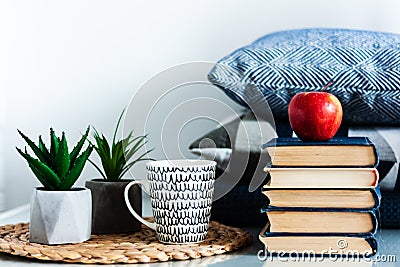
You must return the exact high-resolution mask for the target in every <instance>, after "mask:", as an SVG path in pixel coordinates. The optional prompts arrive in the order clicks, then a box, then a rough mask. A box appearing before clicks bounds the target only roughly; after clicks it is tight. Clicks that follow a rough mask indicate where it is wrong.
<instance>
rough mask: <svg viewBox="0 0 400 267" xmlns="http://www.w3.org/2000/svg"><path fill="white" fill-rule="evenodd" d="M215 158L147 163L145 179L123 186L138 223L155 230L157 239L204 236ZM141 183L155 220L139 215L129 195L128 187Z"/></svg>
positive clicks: (185, 240)
mask: <svg viewBox="0 0 400 267" xmlns="http://www.w3.org/2000/svg"><path fill="white" fill-rule="evenodd" d="M215 166H216V162H215V161H210V160H160V161H152V162H149V163H147V164H146V168H147V179H148V180H141V181H133V182H130V183H129V184H128V185H127V186H126V187H125V192H124V197H125V203H126V205H127V207H128V209H129V211H130V212H131V213H132V215H133V216H134V217H135V218H136V219H138V220H139V221H140V222H141V223H143V224H144V225H146V226H148V227H149V228H151V229H153V230H155V231H156V234H157V238H158V240H159V241H160V242H163V243H168V244H187V243H198V242H201V241H203V240H204V239H205V238H206V236H207V231H208V224H209V221H210V215H211V203H212V200H213V192H214V179H215ZM135 184H141V185H143V186H144V187H145V188H146V189H148V190H147V191H149V193H150V200H151V206H152V210H153V216H154V223H150V222H148V221H146V220H144V219H143V218H142V217H140V216H139V215H138V214H137V213H136V212H135V210H134V209H133V208H132V206H131V204H130V203H129V199H128V192H129V188H130V187H131V186H133V185H135Z"/></svg>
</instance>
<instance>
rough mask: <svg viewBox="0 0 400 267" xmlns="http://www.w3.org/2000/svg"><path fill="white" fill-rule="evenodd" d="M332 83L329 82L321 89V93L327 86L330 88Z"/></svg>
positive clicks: (331, 81) (332, 81)
mask: <svg viewBox="0 0 400 267" xmlns="http://www.w3.org/2000/svg"><path fill="white" fill-rule="evenodd" d="M333 83H334V80H330V81H329V82H328V83H327V84H326V85H325V86H324V87H323V88H322V89H321V92H323V91H325V89H326V88H328V87H329V86H331V85H332V84H333Z"/></svg>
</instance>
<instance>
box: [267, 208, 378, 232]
mask: <svg viewBox="0 0 400 267" xmlns="http://www.w3.org/2000/svg"><path fill="white" fill-rule="evenodd" d="M261 212H263V213H266V215H267V217H268V220H269V222H270V227H269V229H270V232H272V233H325V234H328V233H329V234H331V235H334V234H348V235H352V234H372V233H375V232H376V230H377V226H378V219H377V215H376V209H371V210H365V209H330V208H329V209H325V208H308V207H307V208H295V207H288V208H281V207H273V206H267V207H266V208H263V209H262V210H261Z"/></svg>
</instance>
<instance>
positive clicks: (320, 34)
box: [208, 29, 400, 125]
mask: <svg viewBox="0 0 400 267" xmlns="http://www.w3.org/2000/svg"><path fill="white" fill-rule="evenodd" d="M208 79H209V80H210V81H211V82H212V83H213V84H214V85H216V86H218V87H219V88H221V89H222V90H223V91H224V92H225V93H226V94H227V95H228V96H229V97H231V98H232V99H233V100H235V101H236V102H238V103H239V104H240V105H242V106H244V107H247V108H250V107H253V106H255V105H257V103H259V102H261V101H263V100H264V99H266V100H267V101H268V104H269V106H270V108H271V110H272V112H273V114H274V116H275V118H276V119H287V116H288V115H287V107H288V104H289V102H290V99H291V98H292V97H293V96H294V95H295V94H296V93H299V92H304V91H319V90H321V89H322V87H324V85H326V84H327V83H328V82H329V81H331V80H333V81H334V83H333V84H332V85H331V86H330V87H329V88H327V89H326V92H330V93H332V94H334V95H336V96H337V97H338V98H339V100H340V101H341V103H342V105H343V110H344V117H343V120H344V122H346V123H350V124H380V125H400V92H399V90H400V35H398V34H390V33H381V32H371V31H358V30H344V29H305V30H291V31H282V32H276V33H272V34H268V35H266V36H264V37H262V38H261V39H259V40H257V41H255V42H254V43H252V44H250V45H248V46H245V47H243V48H240V49H238V50H236V51H234V52H233V53H231V54H230V55H228V56H226V57H224V58H223V59H221V60H220V61H219V62H218V63H217V64H216V65H215V67H214V68H213V69H212V70H211V72H210V73H209V75H208Z"/></svg>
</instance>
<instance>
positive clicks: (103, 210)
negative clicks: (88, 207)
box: [85, 179, 142, 234]
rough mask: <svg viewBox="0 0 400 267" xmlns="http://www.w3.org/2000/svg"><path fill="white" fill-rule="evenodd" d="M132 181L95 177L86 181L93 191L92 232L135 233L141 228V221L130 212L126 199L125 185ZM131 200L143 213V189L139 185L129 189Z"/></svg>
mask: <svg viewBox="0 0 400 267" xmlns="http://www.w3.org/2000/svg"><path fill="white" fill-rule="evenodd" d="M131 181H132V180H120V181H117V182H110V181H105V180H103V179H93V180H91V181H87V182H86V184H85V185H86V187H87V188H89V189H90V190H91V191H92V202H93V210H92V233H94V234H118V233H133V232H136V231H139V230H140V229H141V223H140V222H139V221H138V220H136V219H135V218H134V217H133V216H132V214H131V213H130V212H129V210H128V208H127V206H126V204H125V200H124V190H125V186H126V185H127V184H129V182H131ZM129 200H130V203H131V204H132V207H133V209H134V210H135V211H136V212H137V213H139V214H142V191H141V190H140V187H139V186H134V187H132V188H131V189H130V190H129Z"/></svg>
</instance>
